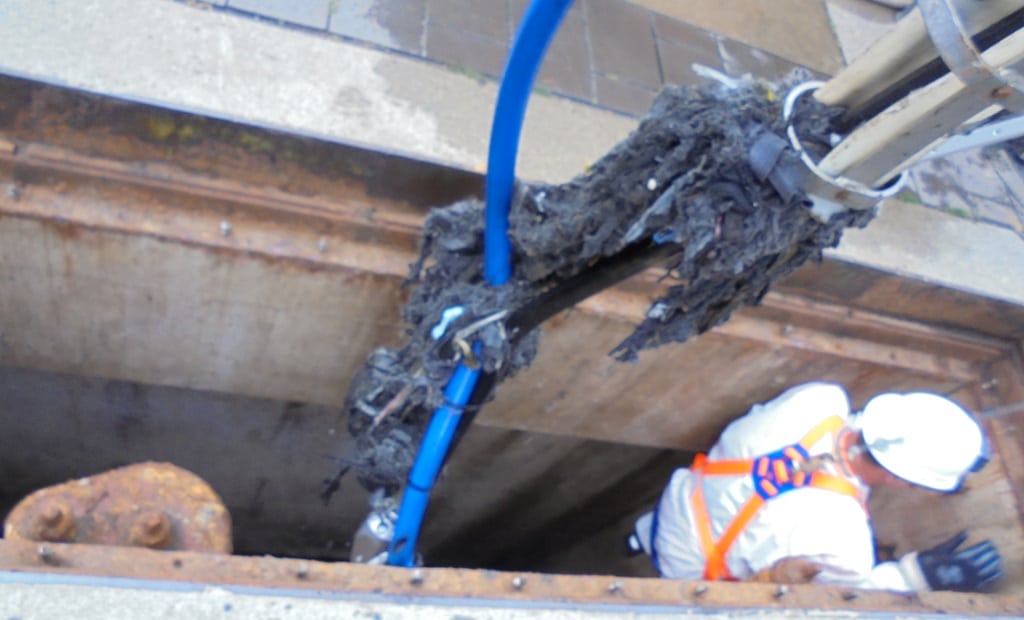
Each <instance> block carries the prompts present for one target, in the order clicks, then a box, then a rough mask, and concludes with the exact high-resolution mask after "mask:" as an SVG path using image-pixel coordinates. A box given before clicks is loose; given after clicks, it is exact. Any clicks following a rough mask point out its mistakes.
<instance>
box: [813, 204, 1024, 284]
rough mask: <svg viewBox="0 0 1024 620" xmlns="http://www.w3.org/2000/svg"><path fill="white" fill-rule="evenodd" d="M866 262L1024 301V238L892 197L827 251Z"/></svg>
mask: <svg viewBox="0 0 1024 620" xmlns="http://www.w3.org/2000/svg"><path fill="white" fill-rule="evenodd" d="M827 253H829V254H832V255H834V256H836V257H837V258H841V259H842V260H847V261H852V262H855V263H859V264H862V265H869V266H873V267H877V268H879V269H883V270H886V271H890V272H894V273H901V274H913V275H915V276H916V277H918V278H920V279H923V280H925V281H929V282H934V283H939V284H944V285H946V286H950V287H953V288H957V289H961V290H964V291H969V292H973V293H978V294H981V295H985V296H988V297H992V298H995V299H1002V300H1006V301H1009V302H1012V303H1016V304H1022V303H1024V278H1021V277H1020V274H1021V271H1022V270H1024V241H1022V240H1021V237H1020V236H1018V235H1017V234H1016V233H1014V232H1013V231H1011V230H1008V229H1005V228H1000V227H995V226H987V225H983V224H972V223H971V222H970V220H967V219H964V218H962V217H958V216H956V215H952V214H949V213H944V212H941V211H937V210H935V209H929V208H927V207H924V206H922V205H915V204H909V203H904V202H899V201H887V202H886V203H884V204H883V206H882V209H881V213H880V214H879V216H878V218H876V220H875V221H874V222H872V223H871V224H870V225H869V226H868V227H867V228H865V229H863V230H848V231H847V232H846V234H845V235H844V236H843V241H842V243H841V244H840V246H839V248H837V249H836V250H831V251H830V252H827Z"/></svg>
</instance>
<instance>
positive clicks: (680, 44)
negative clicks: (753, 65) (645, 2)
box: [654, 14, 725, 84]
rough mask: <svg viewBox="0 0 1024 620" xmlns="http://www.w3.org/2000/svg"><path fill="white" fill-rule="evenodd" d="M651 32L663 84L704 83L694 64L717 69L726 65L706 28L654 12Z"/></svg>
mask: <svg viewBox="0 0 1024 620" xmlns="http://www.w3.org/2000/svg"><path fill="white" fill-rule="evenodd" d="M654 33H655V35H656V39H657V44H658V55H659V57H660V59H661V69H662V72H663V73H664V74H665V83H666V84H702V83H705V82H706V80H705V78H702V77H700V76H699V75H697V74H696V73H694V71H693V64H694V63H699V64H702V65H705V66H707V67H711V68H712V69H718V70H719V71H721V70H723V69H724V68H725V67H724V65H723V63H722V58H721V56H719V54H718V41H717V40H716V38H715V36H714V35H712V34H711V33H709V32H707V31H705V30H701V29H700V28H696V27H694V26H691V25H690V24H687V23H684V22H681V21H679V20H677V19H672V18H671V17H665V16H664V15H657V14H655V15H654Z"/></svg>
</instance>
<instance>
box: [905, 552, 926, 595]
mask: <svg viewBox="0 0 1024 620" xmlns="http://www.w3.org/2000/svg"><path fill="white" fill-rule="evenodd" d="M899 565H900V573H902V574H903V578H904V579H906V580H907V584H908V585H909V586H910V587H911V588H913V589H914V590H915V591H917V592H925V591H928V590H931V587H930V586H929V585H928V580H927V579H925V577H924V572H922V571H921V565H920V564H918V563H917V553H916V552H914V553H908V554H907V555H905V556H903V557H902V558H900V561H899Z"/></svg>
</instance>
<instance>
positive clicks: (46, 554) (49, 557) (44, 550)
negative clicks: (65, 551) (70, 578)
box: [36, 545, 60, 566]
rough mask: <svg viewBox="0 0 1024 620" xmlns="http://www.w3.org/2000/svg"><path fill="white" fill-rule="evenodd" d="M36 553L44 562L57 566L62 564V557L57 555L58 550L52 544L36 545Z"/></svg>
mask: <svg viewBox="0 0 1024 620" xmlns="http://www.w3.org/2000/svg"><path fill="white" fill-rule="evenodd" d="M36 553H37V554H38V555H39V559H40V560H42V561H43V564H49V565H50V566H57V565H58V564H60V558H58V557H57V552H55V551H54V550H53V547H51V546H50V545H39V546H38V547H36Z"/></svg>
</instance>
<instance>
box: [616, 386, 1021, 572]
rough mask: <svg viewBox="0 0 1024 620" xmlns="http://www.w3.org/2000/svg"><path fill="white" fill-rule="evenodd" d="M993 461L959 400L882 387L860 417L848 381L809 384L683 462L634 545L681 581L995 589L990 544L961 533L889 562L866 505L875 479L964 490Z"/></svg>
mask: <svg viewBox="0 0 1024 620" xmlns="http://www.w3.org/2000/svg"><path fill="white" fill-rule="evenodd" d="M987 462H988V443H987V441H986V440H985V436H984V434H983V431H982V429H981V427H980V426H979V424H978V423H977V422H976V421H975V420H974V419H973V418H972V417H971V416H970V415H969V414H968V413H967V412H966V411H964V409H962V408H961V407H960V406H959V405H957V404H956V403H954V402H953V401H951V400H949V399H948V398H945V397H942V396H939V395H937V394H930V393H924V392H916V393H909V394H896V393H887V394H881V395H878V396H876V397H874V398H873V399H871V400H870V401H869V402H868V404H867V405H866V406H865V407H864V411H863V412H861V413H859V414H856V415H852V414H851V412H850V403H849V399H848V398H847V395H846V392H845V391H844V390H843V388H841V387H839V386H838V385H834V384H829V383H807V384H804V385H800V386H797V387H794V388H791V389H790V390H788V391H786V392H785V393H783V394H782V395H780V396H778V397H777V398H775V399H774V400H772V401H770V402H767V403H764V404H759V405H755V406H754V407H753V408H752V409H751V410H750V412H748V413H747V414H746V415H745V416H743V417H742V418H740V419H738V420H736V421H734V422H733V423H732V424H730V425H729V426H728V427H727V428H726V429H725V431H724V432H723V433H722V435H721V437H720V438H719V440H718V443H716V444H715V445H714V447H712V448H711V450H710V451H709V452H708V454H707V456H706V457H705V456H704V455H699V456H698V457H697V459H696V460H695V461H694V463H693V465H692V466H691V467H689V468H686V469H679V470H677V471H676V472H675V473H674V474H673V476H672V478H671V481H670V482H669V484H668V486H667V488H666V489H665V491H664V492H663V493H662V496H661V499H660V500H659V502H658V504H657V506H656V508H655V510H653V511H651V512H649V513H647V514H645V515H643V516H642V517H640V519H638V520H637V523H636V530H635V533H634V535H633V536H631V537H630V545H631V546H633V547H634V549H635V550H637V551H639V550H641V547H642V550H643V551H645V552H647V553H649V554H651V557H652V560H653V562H654V565H655V567H656V568H657V570H658V571H659V573H660V574H661V575H662V576H664V577H670V578H676V579H709V580H723V579H724V580H764V581H782V582H787V581H788V582H800V581H814V582H818V583H837V584H846V585H852V586H857V587H863V588H876V589H885V590H897V591H914V590H918V591H920V590H959V591H984V590H986V589H989V588H991V587H992V586H993V585H994V584H995V583H996V582H997V581H998V580H999V579H1000V578H1001V577H1002V561H1001V558H1000V556H999V552H998V551H997V549H996V548H995V546H994V545H993V544H992V543H991V542H990V541H988V540H986V541H984V542H981V543H978V544H976V545H973V546H970V547H967V548H961V547H962V545H963V543H964V541H965V539H966V534H965V533H961V534H959V535H957V536H955V537H954V538H953V539H951V540H949V541H947V542H945V543H943V544H941V545H939V546H937V547H935V548H933V549H929V550H927V551H920V552H917V553H910V554H908V555H906V556H904V557H903V558H901V559H899V560H898V561H893V562H883V563H880V564H876V563H875V558H874V541H873V539H872V531H871V522H870V519H869V515H868V512H867V508H866V505H867V499H868V492H869V487H871V486H874V485H888V486H904V487H910V486H919V487H924V488H927V489H932V490H935V491H939V492H952V491H955V490H957V489H959V488H960V485H961V484H962V483H963V480H964V478H965V477H966V476H967V474H968V473H970V472H973V471H978V470H979V469H981V467H983V466H984V465H985V463H987ZM793 566H795V567H796V572H797V573H800V576H795V575H794V574H790V571H789V568H790V567H793Z"/></svg>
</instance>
